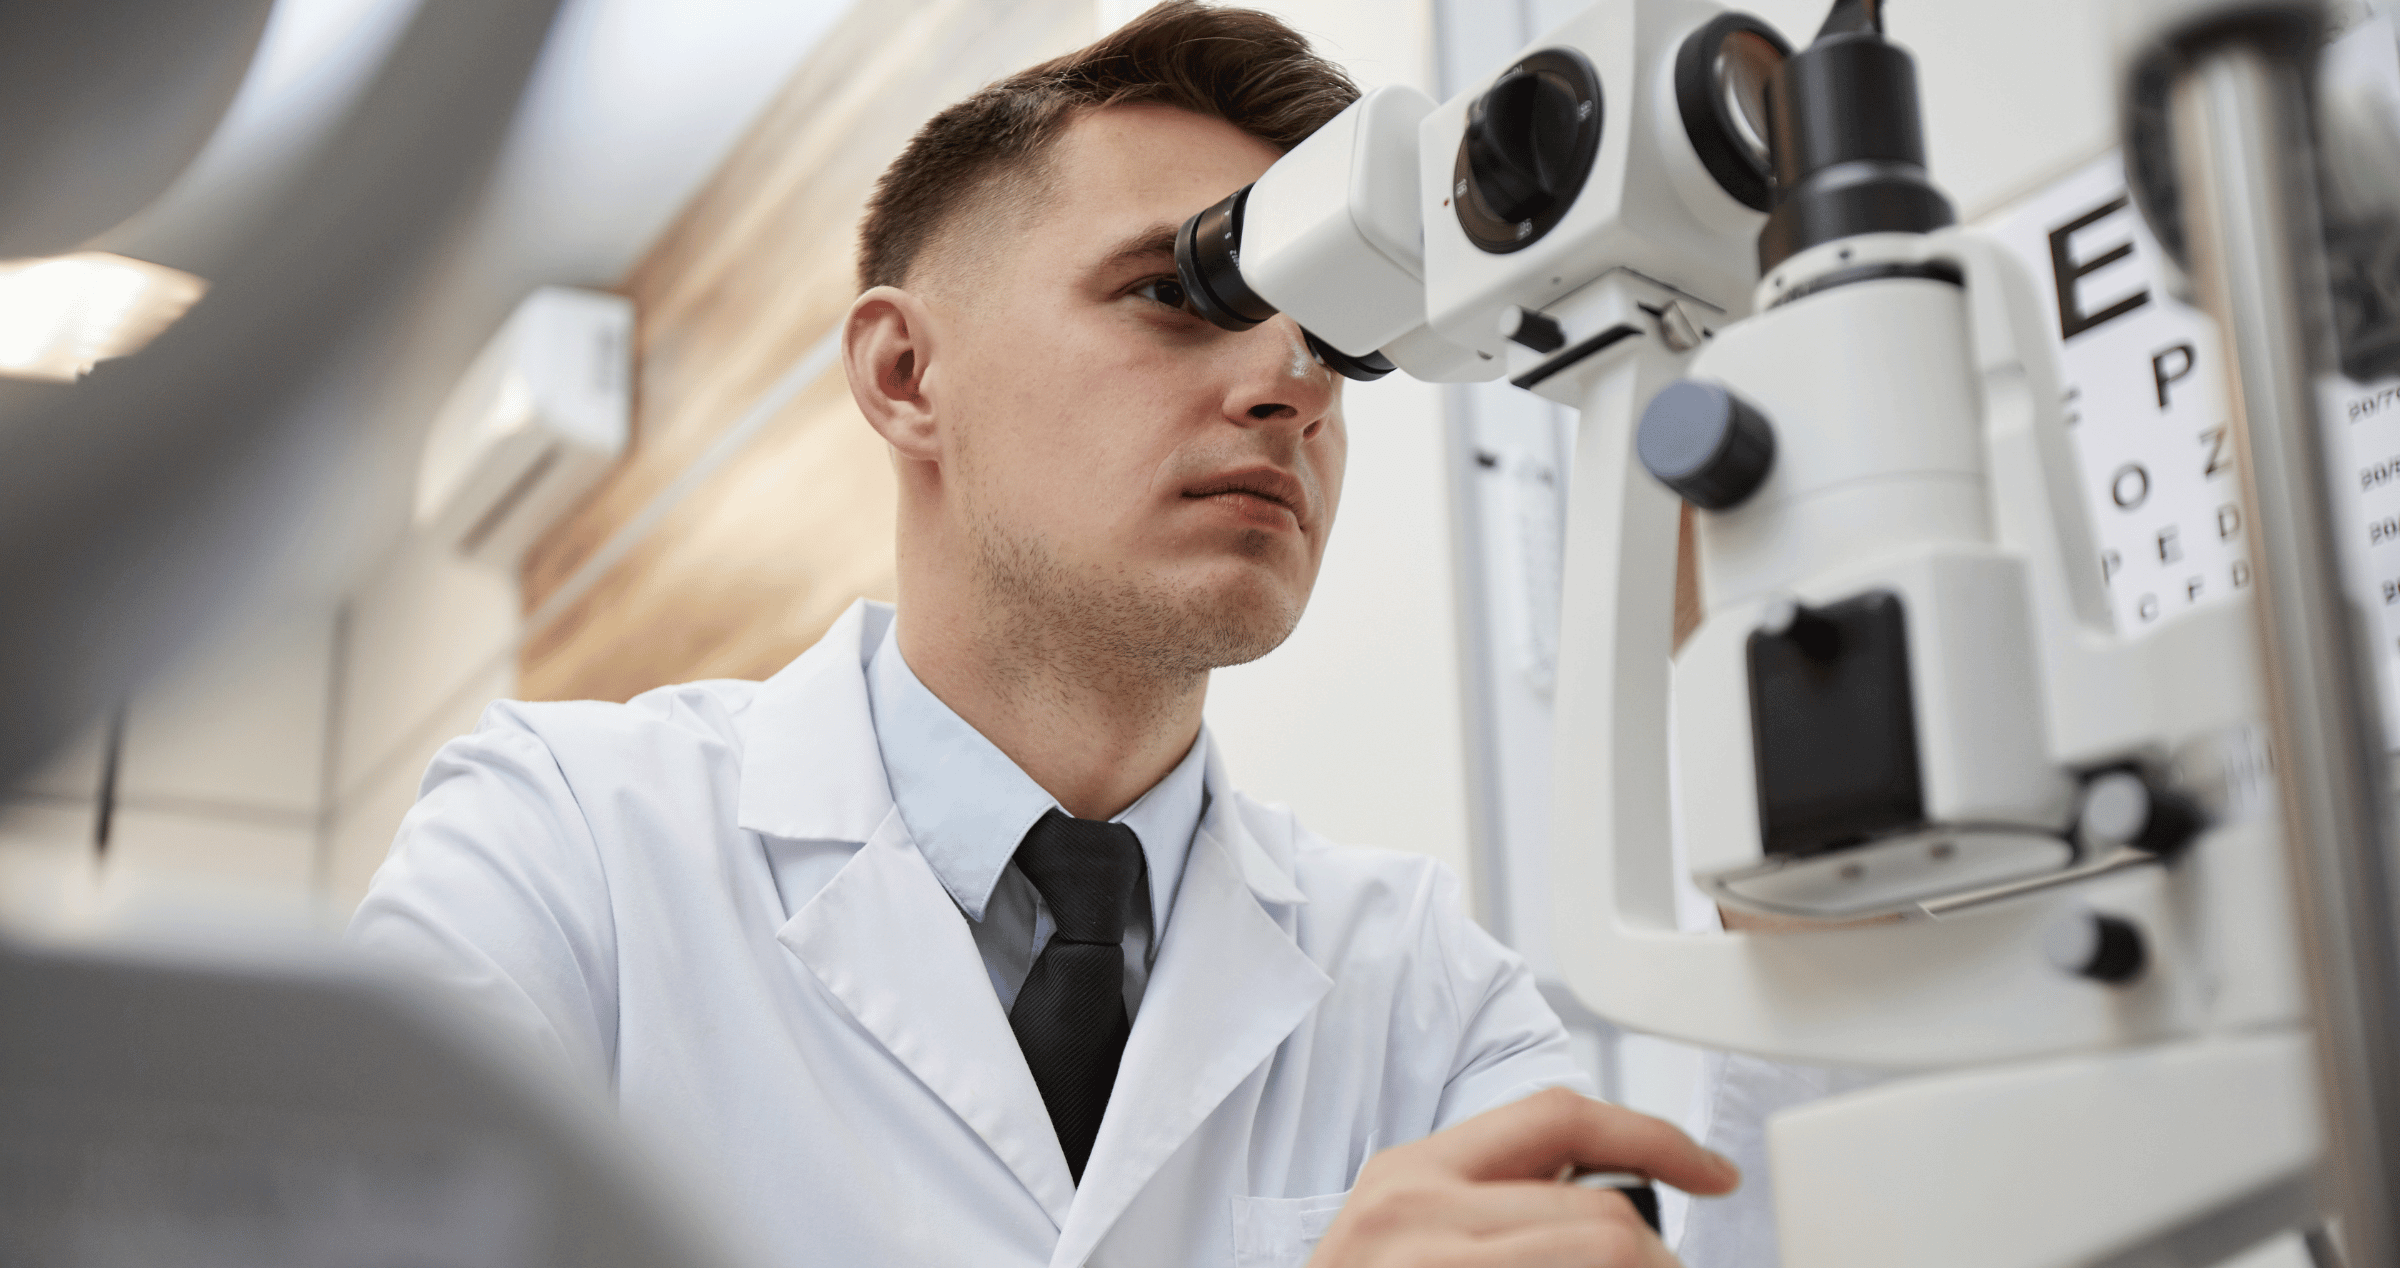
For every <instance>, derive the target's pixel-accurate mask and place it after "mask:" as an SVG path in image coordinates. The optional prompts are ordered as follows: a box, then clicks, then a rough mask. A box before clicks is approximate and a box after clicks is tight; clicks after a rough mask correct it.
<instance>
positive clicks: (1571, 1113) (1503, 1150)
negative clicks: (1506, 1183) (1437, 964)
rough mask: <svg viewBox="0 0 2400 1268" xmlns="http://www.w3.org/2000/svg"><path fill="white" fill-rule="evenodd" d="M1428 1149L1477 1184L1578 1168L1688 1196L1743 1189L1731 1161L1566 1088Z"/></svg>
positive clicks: (1471, 1123)
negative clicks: (1645, 1179)
mask: <svg viewBox="0 0 2400 1268" xmlns="http://www.w3.org/2000/svg"><path fill="white" fill-rule="evenodd" d="M1424 1143H1425V1144H1426V1145H1427V1146H1428V1147H1430V1148H1431V1149H1432V1150H1433V1151H1434V1156H1435V1157H1436V1158H1438V1159H1439V1160H1440V1161H1441V1163H1442V1164H1443V1165H1445V1166H1448V1167H1449V1168H1451V1169H1453V1170H1454V1171H1456V1172H1457V1173H1458V1174H1460V1175H1463V1176H1465V1177H1466V1178H1468V1179H1471V1180H1547V1179H1551V1178H1553V1177H1555V1176H1556V1175H1557V1174H1558V1173H1559V1170H1560V1169H1561V1168H1562V1167H1567V1166H1577V1167H1584V1168H1588V1169H1591V1170H1596V1171H1638V1172H1640V1173H1641V1174H1643V1175H1646V1176H1649V1177H1650V1178H1651V1179H1654V1180H1660V1181H1664V1182H1665V1183H1667V1184H1671V1185H1674V1186H1675V1187H1676V1188H1678V1189H1682V1190H1684V1191H1685V1192H1688V1193H1726V1192H1730V1191H1732V1189H1733V1187H1734V1186H1735V1185H1736V1184H1739V1183H1740V1182H1741V1171H1740V1169H1739V1168H1737V1167H1735V1166H1734V1165H1733V1163H1732V1162H1731V1161H1729V1160H1728V1159H1726V1158H1724V1157H1722V1156H1720V1155H1718V1154H1715V1153H1712V1152H1710V1151H1708V1150H1706V1149H1703V1148H1701V1147H1700V1146H1699V1145H1697V1144H1695V1143H1693V1141H1692V1138H1691V1137H1689V1136H1686V1135H1684V1134H1683V1132H1682V1131H1680V1130H1679V1129H1677V1128H1676V1127H1675V1125H1674V1124H1672V1123H1669V1122H1666V1121H1664V1120H1661V1119H1656V1118H1652V1117H1650V1116H1649V1115H1647V1114H1637V1113H1635V1112H1634V1111H1632V1110H1629V1109H1626V1108H1624V1107H1623V1106H1619V1105H1610V1104H1607V1103H1606V1102H1602V1101H1595V1100H1592V1099H1591V1098H1590V1097H1586V1096H1578V1095H1577V1094H1575V1093H1574V1092H1570V1091H1568V1090H1566V1089H1564V1088H1552V1089H1550V1090H1549V1091H1546V1092H1540V1093H1536V1094H1535V1095H1532V1096H1529V1097H1526V1098H1525V1099H1524V1100H1521V1101H1518V1102H1516V1103H1515V1104H1513V1105H1503V1106H1501V1107H1500V1108H1498V1109H1495V1110H1492V1111H1489V1112H1488V1113H1483V1114H1478V1115H1476V1116H1475V1117H1473V1118H1470V1119H1468V1120H1467V1121H1466V1122H1463V1123H1460V1124H1459V1125H1458V1126H1456V1127H1453V1128H1451V1129H1449V1130H1448V1131H1445V1132H1442V1133H1440V1134H1438V1135H1435V1136H1430V1137H1427V1138H1426V1140H1425V1142H1424Z"/></svg>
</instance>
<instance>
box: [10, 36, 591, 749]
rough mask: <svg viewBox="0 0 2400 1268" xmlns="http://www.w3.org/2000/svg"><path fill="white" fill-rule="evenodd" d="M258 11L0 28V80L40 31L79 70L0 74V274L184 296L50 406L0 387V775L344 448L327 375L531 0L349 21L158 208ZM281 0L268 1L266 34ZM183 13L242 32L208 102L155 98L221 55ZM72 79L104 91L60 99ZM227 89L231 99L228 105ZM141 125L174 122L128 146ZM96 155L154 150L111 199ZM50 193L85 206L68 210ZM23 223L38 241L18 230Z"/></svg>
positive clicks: (44, 743) (519, 77)
mask: <svg viewBox="0 0 2400 1268" xmlns="http://www.w3.org/2000/svg"><path fill="white" fill-rule="evenodd" d="M269 7H270V6H268V5H266V4H264V3H258V4H244V5H180V6H178V5H170V6H164V7H161V6H155V5H131V4H113V3H100V4H90V5H81V4H79V5H64V6H46V7H45V6H33V7H22V6H21V7H17V8H11V9H6V10H0V70H8V69H11V68H15V67H16V66H17V60H16V57H17V52H18V50H19V49H20V46H21V45H25V46H30V47H45V48H46V47H50V45H48V44H44V43H42V42H43V41H52V42H54V43H56V45H57V46H58V47H60V48H72V49H74V50H76V51H77V52H76V56H77V57H78V58H81V59H82V60H81V61H69V62H61V63H60V65H61V66H68V65H73V66H78V67H81V68H82V69H80V70H77V71H76V72H75V74H74V75H72V76H68V78H69V79H71V80H72V83H69V84H65V85H64V86H61V87H59V89H58V90H57V91H56V92H51V93H31V92H28V93H25V94H20V93H18V91H17V89H18V87H19V85H18V84H17V83H15V82H13V81H11V80H10V78H9V76H8V75H6V74H0V85H5V86H4V87H0V100H4V101H6V102H7V103H8V104H9V106H10V113H9V116H8V117H9V118H10V120H11V124H10V136H9V137H8V138H6V139H5V141H0V172H4V173H5V174H6V176H7V180H6V181H4V182H0V185H4V186H5V187H6V188H7V190H8V191H10V193H9V195H8V196H7V197H0V257H31V256H47V255H54V254H60V253H65V252H71V251H74V250H76V249H77V248H78V247H86V248H87V249H90V248H99V249H105V250H108V251H111V252H114V253H116V254H119V255H123V256H128V257H132V258H136V259H141V260H147V261H153V262H156V263H158V264H162V265H166V266H169V267H172V268H175V269H178V270H181V271H183V272H185V273H189V274H192V275H194V276H196V277H199V278H205V279H207V281H208V297H207V300H206V302H205V303H203V304H201V305H199V306H198V307H195V308H193V309H192V311H191V312H190V313H188V314H187V315H186V316H185V317H184V318H183V319H182V320H180V321H178V322H176V323H175V324H174V325H172V326H171V327H169V328H168V329H167V330H166V331H165V332H164V333H163V334H160V335H159V336H158V337H157V338H156V339H155V340H153V341H152V342H151V344H150V346H149V347H147V348H146V349H144V350H143V352H142V354H141V355H140V356H136V357H127V358H123V359H120V360H116V361H111V362H107V363H106V364H103V365H102V366H100V367H99V369H98V370H96V371H95V372H94V373H92V374H91V375H90V376H89V377H87V378H85V379H84V380H82V381H81V382H79V383H76V384H75V385H74V387H73V388H72V389H71V390H62V389H61V388H60V387H59V386H57V385H56V384H53V383H30V382H19V381H7V380H4V379H0V595H5V596H7V597H6V600H5V602H6V604H7V607H8V611H9V617H10V619H9V620H8V621H6V622H4V623H0V703H4V704H5V705H6V707H7V708H8V710H9V713H10V717H11V719H12V725H11V726H10V727H9V728H8V729H7V730H6V731H5V732H0V780H7V779H11V778H14V777H15V776H17V775H19V774H21V773H23V772H24V771H25V770H27V769H28V768H29V767H31V766H32V765H33V764H34V763H35V762H37V761H40V760H41V759H42V758H43V756H44V755H45V754H46V753H48V752H49V751H50V750H51V749H53V748H54V747H55V746H56V745H58V744H59V743H61V742H63V741H64V740H65V739H66V737H67V736H68V735H70V734H72V733H73V732H74V731H75V730H76V729H78V728H79V727H81V726H83V725H85V724H87V723H88V722H89V721H90V720H92V719H93V718H96V717H98V716H99V715H100V714H101V713H102V712H103V711H105V710H107V709H110V708H113V707H114V706H115V704H116V703H117V702H118V701H120V700H122V699H124V698H125V697H126V696H127V695H128V694H130V693H131V691H132V690H133V689H134V688H135V687H137V686H138V685H139V684H140V682H141V681H142V680H143V679H144V678H146V677H147V676H148V675H149V674H150V673H151V672H153V671H154V670H155V669H156V668H157V667H158V666H160V665H161V664H163V663H164V662H165V661H166V660H167V659H168V658H169V657H171V656H173V655H175V654H176V653H177V652H179V651H181V650H182V649H183V648H184V647H185V646H187V645H188V644H189V643H190V642H191V641H192V640H193V639H194V638H196V637H198V636H199V635H200V634H201V633H204V632H205V631H207V630H208V629H209V628H210V624H211V621H212V620H213V618H214V617H215V615H216V614H219V613H223V612H227V611H230V610H238V609H239V608H240V606H241V605H242V603H243V602H244V601H245V599H246V598H247V597H248V596H249V595H250V594H251V592H252V591H253V589H254V588H255V587H256V586H258V585H259V584H260V583H261V578H262V576H263V574H264V573H265V572H266V571H267V570H268V569H269V568H270V567H271V566H272V565H273V563H274V562H275V561H276V560H277V559H278V558H279V557H280V556H281V555H282V553H284V552H288V551H290V550H292V549H293V548H294V547H293V540H294V529H295V526H296V525H297V524H298V523H299V522H301V520H302V519H303V517H304V516H305V514H306V513H307V512H308V511H309V510H310V509H311V507H312V504H313V502H314V500H315V499H317V498H320V497H322V496H324V494H323V492H322V491H323V490H324V489H325V488H327V487H328V486H329V483H330V480H331V476H330V475H329V470H328V468H329V464H330V462H331V461H332V456H333V455H334V454H337V453H339V452H340V451H341V447H342V445H341V437H342V434H343V431H344V429H345V427H346V426H350V425H355V424H356V422H357V419H356V418H355V417H353V416H351V415H350V414H349V413H348V412H346V411H342V410H338V409H328V408H326V407H325V405H324V401H325V400H326V399H327V392H326V385H327V384H328V382H329V381H331V380H332V379H333V378H334V377H336V376H338V375H340V374H341V373H343V372H344V371H345V365H344V363H343V357H344V355H345V354H346V353H347V354H351V355H353V356H355V353H354V350H355V349H357V348H359V347H361V346H364V345H363V344H362V343H361V339H362V337H363V336H364V335H365V333H366V332H369V331H372V330H374V329H378V328H380V323H383V322H386V321H388V319H389V314H390V312H391V311H392V310H393V308H394V306H395V304H397V303H398V302H400V295H401V293H402V291H403V289H404V288H405V287H406V285H407V284H408V283H409V281H410V279H413V278H415V277H417V276H419V274H420V271H421V269H422V268H423V265H424V262H425V260H426V259H427V258H429V256H430V255H431V253H433V252H435V251H437V250H438V249H439V248H440V245H441V243H442V242H443V241H444V234H445V233H447V232H449V230H450V227H451V226H452V225H453V224H455V223H456V221H457V219H458V217H459V216H460V215H461V214H462V212H463V210H464V209H465V208H466V207H467V205H468V200H469V199H471V198H472V197H474V196H475V195H476V194H477V192H478V191H479V190H480V189H481V188H482V187H483V184H484V181H485V178H486V174H487V172H488V170H489V168H490V166H491V162H492V159H493V156H494V155H495V154H496V153H497V152H498V150H499V147H500V144H501V140H502V138H503V136H504V134H505V133H506V130H507V127H508V125H509V122H510V120H511V119H512V118H513V117H514V115H515V112H516V109H517V104H518V99H519V97H520V95H521V94H522V92H523V89H524V85H525V82H526V77H527V75H528V73H529V71H530V69H531V67H532V66H533V64H534V60H535V58H536V56H537V55H538V54H539V53H540V51H541V49H542V46H543V42H544V39H545V37H546V35H547V34H548V32H549V29H550V23H551V17H552V14H553V11H554V10H555V8H556V3H555V0H522V2H517V3H487V4H464V5H460V4H410V3H404V2H401V0H393V2H391V3H383V4H379V5H369V6H364V7H362V9H361V11H360V13H361V15H360V17H359V21H360V22H361V23H362V24H367V25H373V26H374V27H375V36H374V38H373V39H371V40H360V41H352V43H353V44H355V45H356V51H357V52H358V53H359V55H358V56H355V57H350V56H349V55H348V54H345V55H344V56H343V57H341V58H332V59H331V60H333V61H336V62H339V63H340V65H339V66H338V67H335V68H334V70H338V74H334V73H333V71H328V72H327V73H328V74H331V75H333V79H334V80H335V81H337V82H329V83H317V82H315V81H314V80H312V79H310V78H309V75H310V74H312V73H313V72H309V71H306V68H302V72H303V73H298V74H295V75H292V76H288V77H289V78H291V79H292V81H293V83H303V82H305V83H306V84H307V86H308V88H309V91H308V93H307V94H305V97H306V100H305V102H302V101H300V100H299V98H298V97H294V98H293V99H292V101H291V105H292V107H293V108H292V110H291V111H290V113H289V117H282V116H278V117H277V118H275V119H271V120H267V121H265V122H264V123H263V124H260V125H259V126H257V127H255V128H254V129H253V131H252V132H251V133H250V134H249V136H248V137H247V138H246V143H245V144H244V145H243V146H239V147H234V148H237V149H239V150H240V151H241V152H240V153H239V155H238V156H236V157H238V160H239V161H238V162H234V163H231V164H226V163H218V164H216V175H217V177H218V178H221V179H218V180H217V185H219V186H226V188H224V189H221V190H218V191H217V192H216V193H212V194H210V196H208V197H199V196H197V195H196V194H194V195H193V196H189V197H182V196H179V195H178V194H177V192H176V191H182V190H184V189H185V185H186V184H187V182H183V181H181V180H180V178H179V172H181V171H182V170H183V169H184V168H185V167H187V166H188V167H189V168H190V169H191V170H192V172H194V173H195V174H197V173H198V172H199V170H200V168H202V167H207V166H209V165H210V163H211V160H210V158H209V157H208V156H209V155H212V154H216V153H217V152H218V151H219V150H220V149H221V148H223V147H219V146H216V145H208V146H207V149H206V153H204V154H203V156H202V158H201V159H200V160H199V161H198V162H190V161H189V160H190V159H191V156H192V155H193V154H194V153H196V152H201V149H202V146H203V144H204V143H206V142H208V140H209V133H210V132H211V130H212V129H213V128H214V126H215V121H216V119H217V118H218V117H219V116H220V115H226V114H227V109H226V105H225V103H226V101H227V100H228V99H230V98H231V97H232V95H233V93H234V90H235V85H236V83H237V82H239V81H241V79H242V73H243V72H242V67H243V64H244V63H245V62H246V61H247V60H248V57H249V50H250V48H251V47H253V46H255V45H256V44H257V43H258V32H259V29H260V26H261V24H262V23H263V22H264V18H265V14H266V12H267V10H268V8H269ZM305 7H306V6H298V5H292V4H286V5H283V6H280V7H278V9H277V13H276V20H277V22H278V23H280V22H282V21H283V20H284V19H285V18H287V17H294V18H295V19H296V18H297V17H298V16H306V15H305V14H300V13H299V10H301V9H303V8H305ZM368 9H371V10H373V12H372V13H368V12H367V11H366V10H368ZM196 13H207V14H211V15H213V19H212V20H213V21H217V22H224V21H230V20H231V18H232V17H234V16H242V17H244V20H245V21H246V22H248V23H249V25H248V26H247V27H246V28H245V34H243V36H242V38H243V40H245V41H247V43H244V44H242V46H241V48H240V49H239V50H238V56H234V57H231V58H230V60H229V61H228V63H227V64H226V65H224V66H221V67H219V68H218V69H217V70H215V71H213V72H212V74H213V75H215V76H217V78H211V79H209V80H208V82H209V83H213V84H217V85H218V87H219V90H220V91H218V92H217V93H216V95H214V96H210V97H205V98H203V96H202V95H201V94H198V93H196V92H190V93H182V94H180V95H179V94H178V92H176V91H173V90H174V89H175V86H176V85H178V84H181V83H183V82H184V81H185V78H186V71H187V70H188V67H189V64H190V62H191V61H192V60H193V59H197V60H203V61H204V60H207V59H208V58H209V57H213V56H216V55H217V53H218V51H220V50H221V49H222V48H223V47H224V46H225V45H224V40H223V39H222V38H221V37H218V36H207V35H206V33H205V32H202V31H200V30H197V29H195V28H196V27H197V26H199V25H201V19H199V18H197V17H193V16H191V15H193V14H196ZM317 16H318V17H320V18H322V17H323V16H324V15H323V14H322V13H319V14H318V15H317ZM76 24H85V25H83V26H77V25H76ZM320 25H321V23H320ZM71 27H72V28H74V29H69V28H71ZM204 36H206V37H205V38H204ZM29 42H30V43H29ZM61 56H62V57H63V56H64V55H63V54H61ZM37 70H40V68H27V70H26V74H27V76H28V79H27V81H26V82H27V83H52V82H53V81H54V80H55V79H56V78H57V77H55V76H52V77H50V78H43V77H42V76H46V75H48V74H49V72H48V71H46V70H43V71H41V74H40V75H37V74H36V73H35V72H36V71H37ZM253 78H254V79H255V78H256V77H255V76H254V77H253ZM270 78H272V77H270ZM84 83H91V84H108V85H114V87H113V88H112V90H111V91H108V92H105V93H101V92H91V93H86V92H83V91H81V90H80V89H77V88H75V85H79V84H84ZM254 86H256V85H255V84H243V85H242V90H243V91H242V99H241V101H240V102H237V103H236V104H235V106H234V109H233V114H235V115H239V114H242V113H243V111H244V109H245V106H244V105H243V103H245V102H248V101H250V100H251V97H252V93H251V91H250V89H251V88H252V87H254ZM267 86H268V87H270V88H272V87H274V85H272V84H270V85H267ZM287 86H288V85H287ZM70 89H74V90H72V91H70ZM295 91H296V90H295ZM266 95H268V96H272V95H273V94H272V93H268V94H266ZM161 113H163V114H166V115H171V116H173V117H172V118H166V119H153V120H151V122H150V124H148V125H145V128H146V129H147V130H144V129H136V128H135V124H136V123H137V122H139V121H140V120H141V119H147V118H150V116H151V115H153V114H161ZM253 113H255V112H253ZM228 117H231V116H228ZM187 131H189V132H194V133H196V134H197V135H186V132H187ZM135 132H138V133H139V135H140V136H144V137H150V136H159V137H163V136H167V135H169V134H172V135H174V136H176V137H179V138H182V140H180V141H179V142H178V144H177V146H175V147H173V148H172V153H169V151H168V150H167V149H166V148H162V147H163V142H160V143H159V144H158V145H148V143H145V145H144V146H136V145H134V144H133V142H132V141H130V140H128V141H125V142H124V144H123V146H122V147H118V146H117V145H116V143H115V142H114V141H110V138H112V137H117V136H119V135H120V134H124V135H132V134H133V133H135ZM37 141H39V142H41V144H39V145H36V144H35V143H36V142H37ZM103 142H107V144H102V143H103ZM145 147H147V148H145ZM120 150H121V151H122V153H123V154H124V155H127V156H130V155H134V154H149V155H153V156H157V158H156V161H155V162H154V163H152V164H150V165H149V166H146V167H143V168H142V169H141V176H142V179H140V180H138V181H135V180H132V178H130V177H128V178H127V179H126V180H125V181H118V180H115V179H111V180H108V181H102V180H100V175H101V174H102V171H103V169H108V168H111V167H114V166H115V165H116V164H117V162H118V156H119V154H120ZM70 160H72V161H70ZM127 161H130V160H129V159H128V160H127ZM75 163H81V164H85V165H89V166H91V167H92V168H93V169H94V170H93V171H92V172H91V173H88V174H87V173H82V172H80V171H77V170H74V167H75ZM62 165H63V166H62ZM54 173H56V174H57V176H58V180H57V184H56V185H55V187H53V186H52V185H51V184H50V181H51V177H52V175H53V174H54ZM201 183H202V184H205V183H206V182H201ZM170 185H172V186H173V187H174V188H173V189H172V190H169V189H168V187H169V186H170ZM28 188H41V189H44V190H47V191H49V192H46V193H45V194H44V196H43V198H42V199H40V200H37V202H38V204H39V205H38V206H37V205H35V204H32V203H28V204H25V205H24V206H23V207H20V206H19V205H18V204H17V203H16V202H13V201H11V200H12V199H13V198H14V197H15V196H16V194H17V193H18V192H20V191H23V190H26V189H28ZM211 188H212V189H215V188H216V186H211ZM73 190H82V191H84V192H83V195H82V196H81V197H79V198H76V199H68V198H67V192H68V191H73ZM128 190H132V191H135V192H131V193H128V192H126V191H128ZM162 190H167V193H166V194H165V195H164V196H162V195H161V191H162ZM186 192H187V193H188V192H190V191H186ZM53 193H54V194H56V197H55V198H53V197H51V194H53ZM70 212H72V213H73V214H69V213H70ZM30 225H38V226H42V227H43V228H42V230H41V232H39V233H34V232H32V231H31V230H30V229H28V230H27V231H26V232H24V233H20V232H18V230H19V228H20V226H30Z"/></svg>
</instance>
